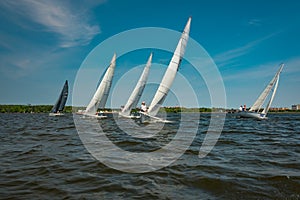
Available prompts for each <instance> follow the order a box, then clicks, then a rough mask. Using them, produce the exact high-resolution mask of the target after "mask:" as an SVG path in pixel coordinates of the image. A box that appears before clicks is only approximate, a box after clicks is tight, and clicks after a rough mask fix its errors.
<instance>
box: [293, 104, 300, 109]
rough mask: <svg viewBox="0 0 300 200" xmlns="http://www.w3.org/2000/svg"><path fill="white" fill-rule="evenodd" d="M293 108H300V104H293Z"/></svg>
mask: <svg viewBox="0 0 300 200" xmlns="http://www.w3.org/2000/svg"><path fill="white" fill-rule="evenodd" d="M292 110H300V104H297V105H296V104H295V105H292Z"/></svg>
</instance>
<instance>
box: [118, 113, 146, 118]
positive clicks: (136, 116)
mask: <svg viewBox="0 0 300 200" xmlns="http://www.w3.org/2000/svg"><path fill="white" fill-rule="evenodd" d="M119 117H124V118H127V119H140V118H141V115H124V114H123V113H121V112H119Z"/></svg>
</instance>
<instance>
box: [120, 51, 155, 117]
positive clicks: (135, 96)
mask: <svg viewBox="0 0 300 200" xmlns="http://www.w3.org/2000/svg"><path fill="white" fill-rule="evenodd" d="M151 62H152V53H151V54H150V56H149V59H148V62H147V64H146V66H145V68H144V70H143V72H142V75H141V77H140V79H139V80H138V83H137V84H136V86H135V88H134V90H133V92H132V93H131V95H130V97H129V99H128V101H127V103H126V105H125V106H124V108H123V109H122V111H121V113H120V114H121V115H125V116H129V115H130V111H131V109H132V108H135V107H136V105H137V103H138V101H139V100H140V98H141V96H142V93H143V91H144V88H145V85H146V82H147V79H148V75H149V69H150V66H151Z"/></svg>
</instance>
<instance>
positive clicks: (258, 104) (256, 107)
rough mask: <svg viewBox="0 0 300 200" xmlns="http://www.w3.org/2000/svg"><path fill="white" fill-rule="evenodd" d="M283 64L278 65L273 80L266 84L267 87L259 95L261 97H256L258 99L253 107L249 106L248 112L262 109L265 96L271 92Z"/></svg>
mask: <svg viewBox="0 0 300 200" xmlns="http://www.w3.org/2000/svg"><path fill="white" fill-rule="evenodd" d="M283 66H284V64H281V65H280V68H279V70H278V71H277V73H276V74H275V76H274V78H273V79H272V80H271V81H270V83H269V84H268V86H267V87H266V88H265V90H264V91H263V92H262V93H261V95H260V96H259V97H258V99H257V100H256V101H255V103H254V104H253V106H251V108H250V110H249V111H259V110H260V108H261V107H262V105H263V104H264V102H265V100H266V98H267V96H268V95H269V93H270V92H271V90H272V88H273V86H274V84H275V82H276V80H277V78H278V76H279V74H280V72H281V70H282V68H283Z"/></svg>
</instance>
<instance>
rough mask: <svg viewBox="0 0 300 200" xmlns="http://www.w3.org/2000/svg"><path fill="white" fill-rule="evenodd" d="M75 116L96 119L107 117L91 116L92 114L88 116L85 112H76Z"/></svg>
mask: <svg viewBox="0 0 300 200" xmlns="http://www.w3.org/2000/svg"><path fill="white" fill-rule="evenodd" d="M76 114H77V115H82V116H84V117H91V118H97V119H106V118H107V116H106V115H96V114H95V115H93V114H88V113H85V112H76Z"/></svg>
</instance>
